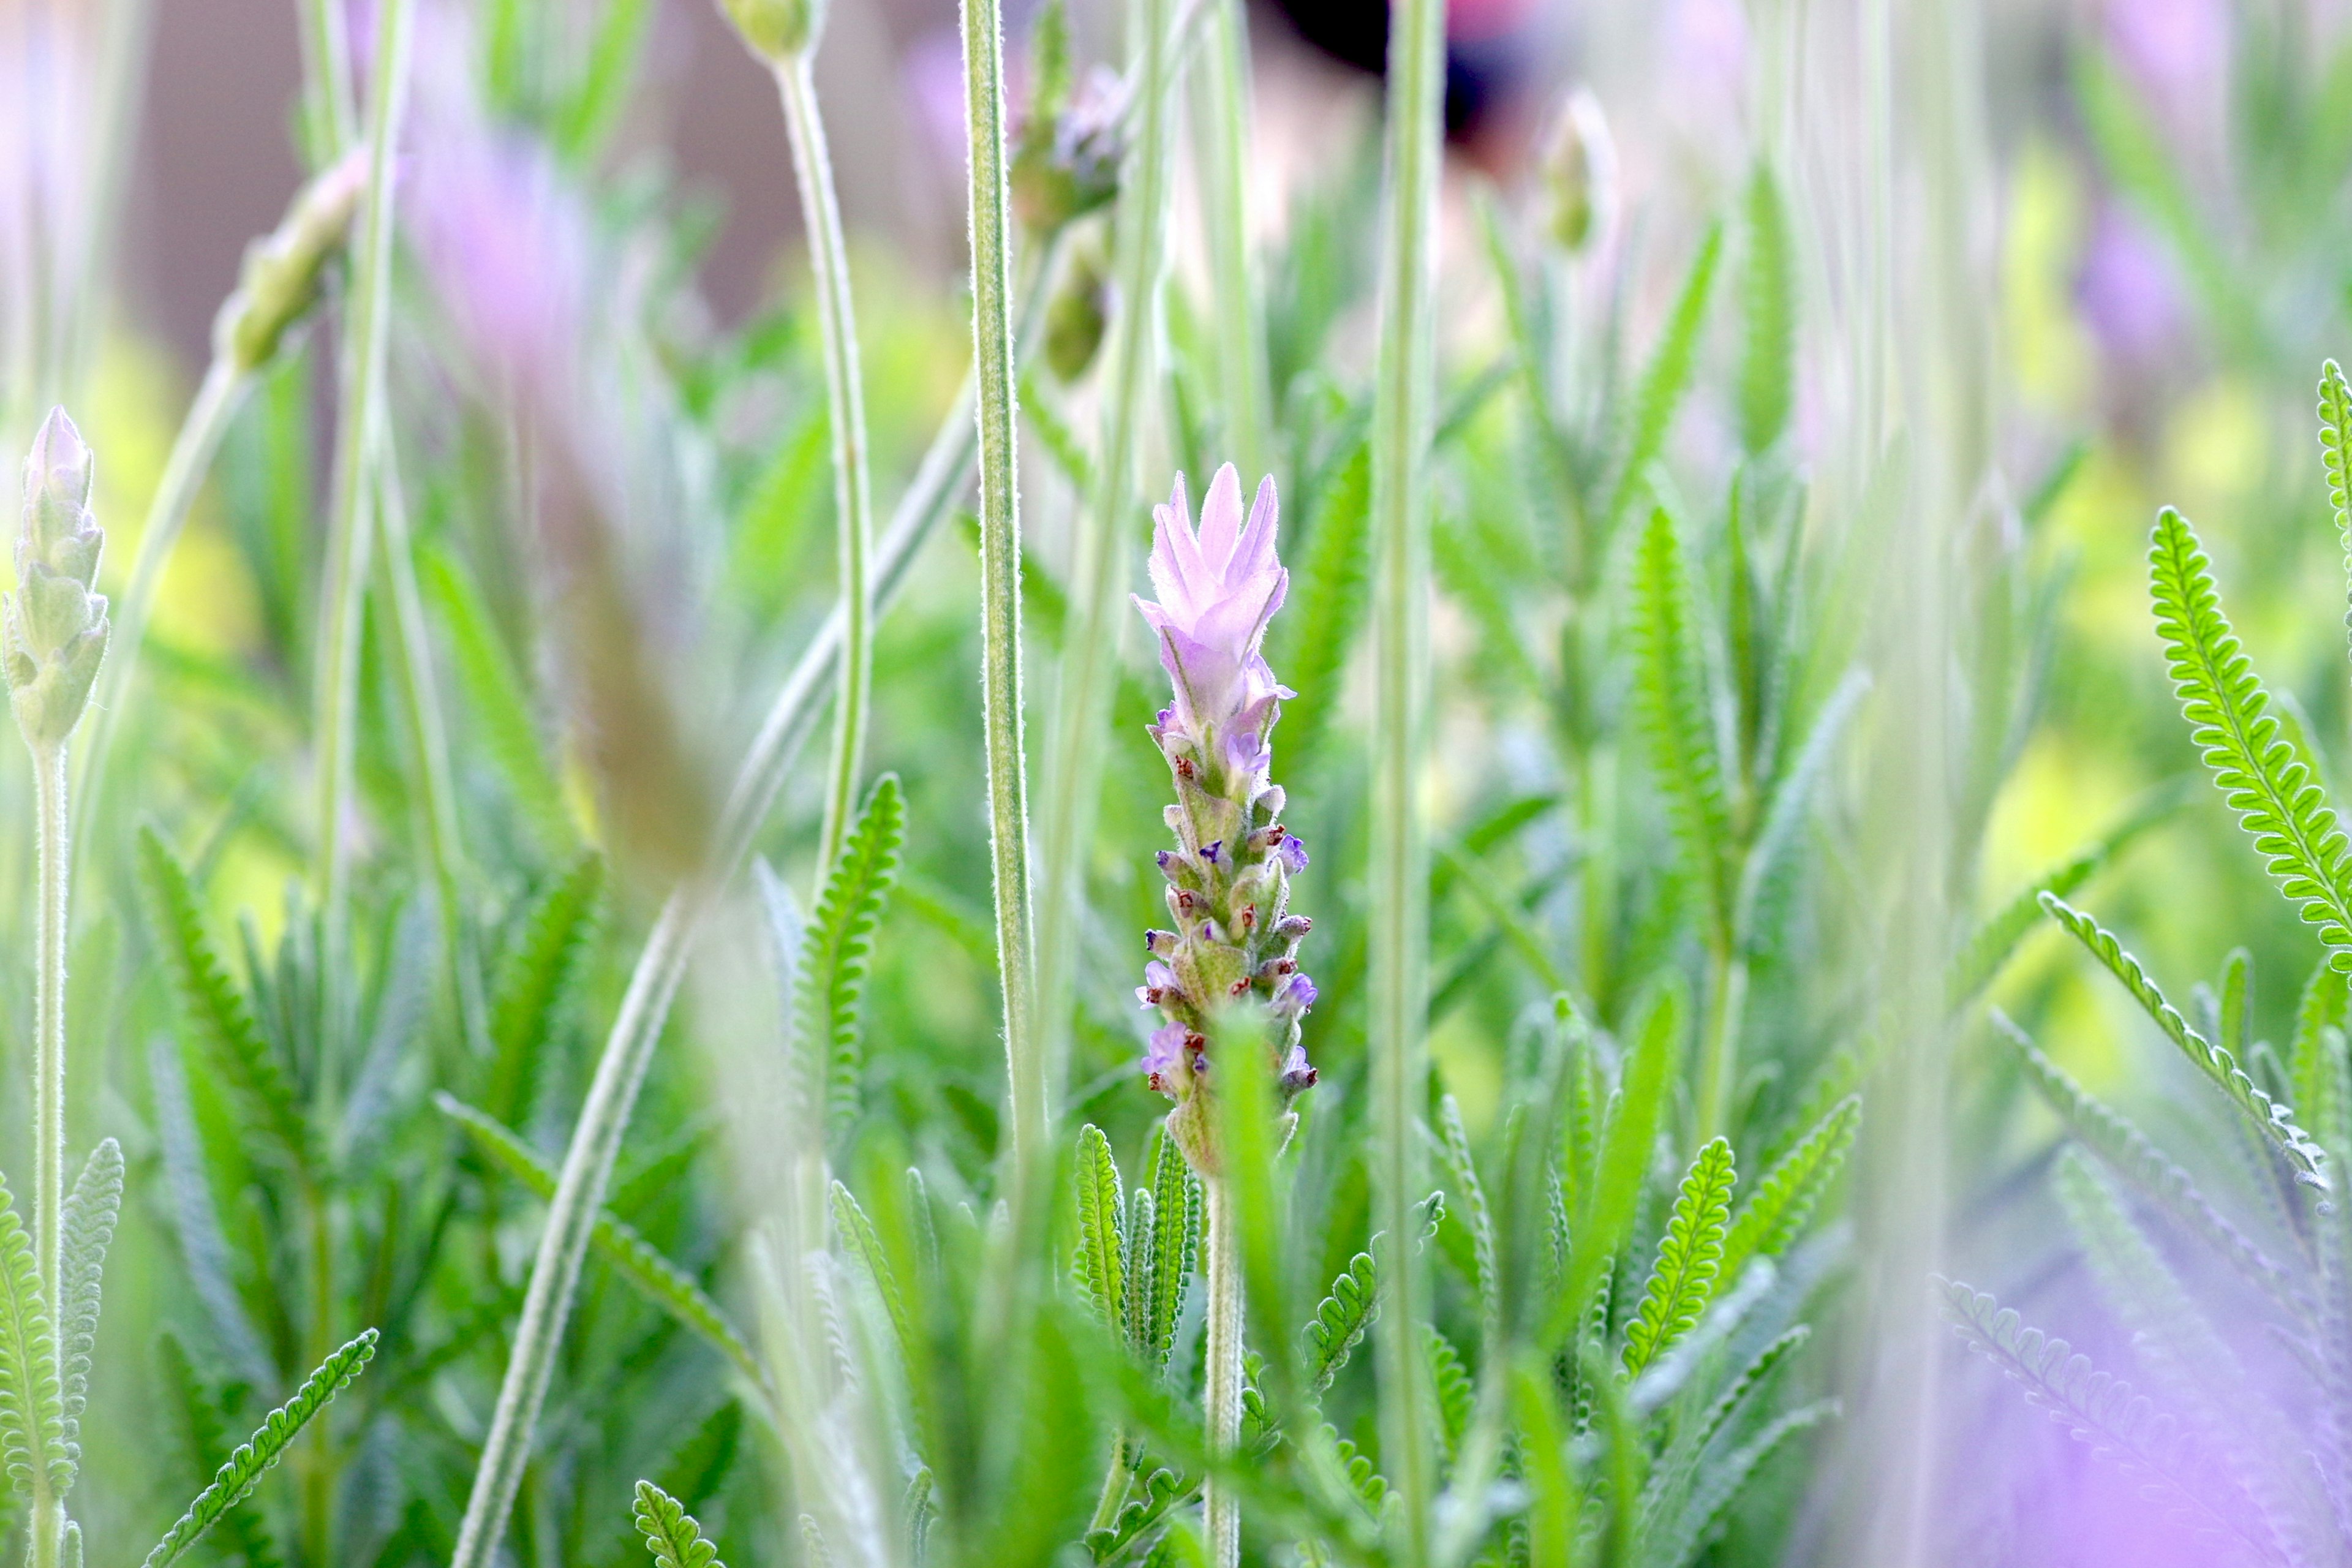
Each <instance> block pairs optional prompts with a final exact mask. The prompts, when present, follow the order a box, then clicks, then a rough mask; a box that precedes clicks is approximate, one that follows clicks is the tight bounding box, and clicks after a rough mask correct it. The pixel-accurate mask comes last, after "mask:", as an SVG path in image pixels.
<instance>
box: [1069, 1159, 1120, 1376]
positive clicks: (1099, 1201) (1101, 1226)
mask: <svg viewBox="0 0 2352 1568" xmlns="http://www.w3.org/2000/svg"><path fill="white" fill-rule="evenodd" d="M1077 1182H1078V1194H1077V1196H1078V1258H1077V1275H1078V1286H1079V1288H1080V1289H1083V1290H1084V1291H1085V1292H1086V1295H1087V1302H1088V1303H1089V1304H1090V1305H1092V1306H1093V1308H1094V1310H1095V1316H1096V1317H1097V1318H1098V1319H1100V1320H1101V1321H1102V1322H1103V1324H1104V1326H1105V1327H1107V1328H1109V1329H1112V1330H1114V1331H1116V1330H1118V1328H1119V1326H1120V1325H1121V1324H1122V1323H1123V1322H1124V1321H1125V1320H1126V1316H1127V1268H1126V1258H1127V1236H1126V1215H1125V1214H1124V1213H1123V1212H1122V1211H1123V1209H1124V1191H1125V1189H1124V1188H1123V1187H1122V1186H1121V1185H1120V1183H1119V1174H1118V1161H1117V1160H1116V1159H1114V1158H1113V1157H1112V1155H1111V1152H1110V1140H1109V1139H1108V1138H1106V1137H1104V1136H1103V1131H1102V1129H1101V1128H1099V1127H1097V1126H1095V1125H1094V1124H1093V1123H1092V1122H1089V1123H1087V1125H1086V1126H1084V1127H1081V1128H1079V1129H1078V1160H1077Z"/></svg>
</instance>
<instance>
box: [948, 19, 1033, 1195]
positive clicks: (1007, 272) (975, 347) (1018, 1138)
mask: <svg viewBox="0 0 2352 1568" xmlns="http://www.w3.org/2000/svg"><path fill="white" fill-rule="evenodd" d="M963 70H964V117H965V120H964V122H965V128H966V130H967V132H969V133H970V136H971V203H970V209H971V336H972V375H973V377H974V381H975V384H976V385H977V387H978V389H979V395H978V397H977V399H976V400H975V402H974V405H973V407H974V410H975V414H976V417H977V419H978V422H979V444H980V598H981V613H980V625H981V677H980V690H981V707H982V720H983V721H984V723H985V726H986V730H987V734H988V823H989V858H990V861H991V863H992V866H993V868H994V870H995V882H996V973H997V980H998V983H999V984H1000V985H1001V986H1002V987H1003V996H1004V1058H1005V1064H1006V1067H1007V1068H1008V1077H1009V1078H1010V1079H1011V1083H1012V1096H1013V1120H1012V1122H1011V1126H1010V1130H1009V1131H1010V1139H1009V1142H1010V1146H1011V1153H1012V1159H1013V1171H1014V1173H1015V1180H1016V1184H1022V1183H1024V1182H1025V1177H1024V1176H1023V1175H1022V1173H1025V1172H1026V1171H1027V1169H1028V1167H1029V1166H1030V1164H1032V1163H1034V1162H1036V1161H1038V1160H1040V1159H1042V1158H1043V1156H1044V1152H1045V1114H1046V1112H1045V1061H1044V1059H1043V1055H1042V1053H1041V1052H1040V1051H1039V1050H1038V1047H1037V1007H1036V1004H1035V999H1034V996H1033V995H1032V994H1031V987H1032V984H1033V983H1034V972H1033V970H1032V967H1031V958H1030V938H1031V926H1030V909H1029V786H1028V780H1027V777H1026V772H1025V767H1024V763H1023V758H1022V744H1021V505H1020V495H1019V491H1018V489H1017V484H1016V479H1017V476H1016V473H1015V467H1016V457H1017V454H1016V451H1015V447H1014V441H1015V425H1016V423H1017V421H1018V418H1019V414H1020V407H1019V404H1020V390H1019V384H1018V382H1017V381H1016V379H1015V377H1014V373H1013V301H1012V249H1011V247H1012V231H1011V225H1010V221H1009V217H1010V215H1009V207H1010V202H1009V199H1008V197H1007V194H1006V190H1005V175H1004V24H1003V16H1001V15H1000V12H999V5H998V0H964V3H963ZM1014 1206H1015V1207H1016V1208H1018V1207H1019V1205H1017V1204H1016V1205H1014Z"/></svg>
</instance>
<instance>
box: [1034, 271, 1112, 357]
mask: <svg viewBox="0 0 2352 1568" xmlns="http://www.w3.org/2000/svg"><path fill="white" fill-rule="evenodd" d="M1109 318H1110V280H1109V279H1108V278H1106V277H1105V276H1104V272H1103V264H1102V258H1101V257H1100V256H1099V255H1097V253H1096V252H1095V251H1093V250H1092V249H1091V248H1089V249H1087V250H1083V251H1081V252H1079V253H1078V254H1077V255H1076V256H1075V257H1073V258H1071V260H1070V268H1069V270H1068V271H1067V272H1066V273H1064V274H1063V276H1062V286H1061V287H1060V288H1059V289H1055V292H1054V299H1053V302H1052V303H1051V304H1049V305H1047V306H1046V307H1045V368H1046V369H1047V370H1050V371H1052V372H1053V373H1054V379H1055V380H1056V381H1059V382H1061V383H1063V384H1065V385H1067V384H1069V383H1071V382H1074V381H1076V380H1077V379H1078V377H1080V376H1082V375H1084V374H1087V366H1089V365H1091V364H1093V363H1095V355H1096V353H1097V352H1099V351H1100V350H1101V348H1102V341H1103V331H1104V328H1105V326H1106V324H1107V323H1108V321H1109Z"/></svg>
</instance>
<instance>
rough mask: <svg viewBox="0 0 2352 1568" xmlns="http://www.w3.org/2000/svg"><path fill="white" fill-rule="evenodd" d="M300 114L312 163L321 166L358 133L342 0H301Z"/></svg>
mask: <svg viewBox="0 0 2352 1568" xmlns="http://www.w3.org/2000/svg"><path fill="white" fill-rule="evenodd" d="M295 16H296V19H297V20H298V21H299V24H300V27H301V38H302V118H303V128H304V130H305V131H306V132H308V139H309V141H310V142H311V146H310V149H309V150H310V153H311V154H312V160H313V162H314V163H317V164H319V165H320V166H321V167H323V166H324V165H325V164H326V163H328V162H329V161H330V160H331V159H332V158H333V157H334V156H335V155H336V154H337V153H341V151H342V150H343V149H344V148H346V147H348V146H350V145H351V144H352V138H353V137H354V136H356V135H358V134H359V107H358V105H356V104H354V103H353V102H352V69H351V58H352V51H351V44H350V41H349V39H348V38H347V37H346V36H345V28H344V26H343V7H342V3H341V0H302V3H301V5H300V7H299V9H298V10H297V11H296V13H295Z"/></svg>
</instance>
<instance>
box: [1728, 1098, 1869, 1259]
mask: <svg viewBox="0 0 2352 1568" xmlns="http://www.w3.org/2000/svg"><path fill="white" fill-rule="evenodd" d="M1861 1125H1862V1100H1861V1099H1860V1098H1859V1097H1857V1096H1854V1095H1848V1096H1847V1097H1846V1098H1845V1099H1843V1100H1839V1101H1838V1102H1837V1103H1836V1104H1834V1105H1832V1106H1831V1107H1830V1109H1829V1110H1828V1111H1827V1112H1826V1113H1825V1114H1824V1115H1823V1116H1822V1119H1821V1120H1820V1121H1816V1122H1814V1123H1813V1125H1812V1127H1811V1129H1810V1130H1809V1131H1807V1132H1806V1133H1805V1135H1804V1136H1803V1137H1802V1138H1801V1139H1799V1140H1798V1141H1797V1142H1796V1145H1795V1146H1794V1147H1793V1148H1791V1149H1790V1151H1789V1152H1787V1153H1785V1154H1783V1155H1781V1156H1780V1159H1779V1160H1778V1161H1776V1162H1775V1163H1773V1164H1772V1166H1771V1168H1770V1169H1769V1170H1767V1171H1766V1172H1765V1173H1764V1177H1763V1179H1762V1180H1761V1181H1759V1182H1758V1183H1757V1184H1756V1190H1755V1191H1754V1192H1752V1193H1750V1194H1748V1200H1747V1202H1745V1203H1743V1204H1741V1205H1739V1213H1738V1215H1737V1216H1736V1217H1735V1218H1734V1219H1733V1220H1732V1222H1731V1229H1730V1232H1729V1233H1728V1234H1727V1236H1726V1237H1724V1241H1723V1278H1724V1279H1738V1278H1739V1271H1740V1270H1741V1269H1743V1268H1747V1267H1748V1259H1749V1258H1758V1257H1765V1256H1769V1255H1771V1254H1773V1253H1777V1252H1780V1251H1782V1250H1784V1249H1785V1248H1786V1247H1788V1245H1789V1244H1790V1242H1792V1241H1794V1240H1796V1238H1797V1233H1798V1232H1799V1231H1801V1230H1802V1229H1803V1228H1804V1226H1805V1221H1806V1220H1807V1219H1808V1218H1810V1217H1811V1215H1812V1212H1813V1205H1814V1204H1816V1203H1817V1202H1819V1201H1820V1199H1821V1195H1822V1192H1823V1190H1824V1189H1826V1188H1827V1187H1828V1186H1829V1184H1830V1183H1831V1182H1832V1180H1833V1179H1835V1177H1836V1175H1837V1173H1838V1170H1839V1168H1840V1167H1841V1166H1843V1164H1844V1163H1845V1156H1846V1152H1847V1151H1848V1150H1850V1149H1852V1148H1853V1137H1854V1132H1855V1130H1856V1129H1858V1128H1859V1127H1860V1126H1861Z"/></svg>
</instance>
